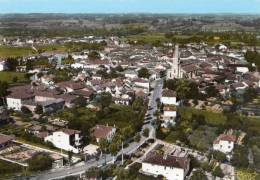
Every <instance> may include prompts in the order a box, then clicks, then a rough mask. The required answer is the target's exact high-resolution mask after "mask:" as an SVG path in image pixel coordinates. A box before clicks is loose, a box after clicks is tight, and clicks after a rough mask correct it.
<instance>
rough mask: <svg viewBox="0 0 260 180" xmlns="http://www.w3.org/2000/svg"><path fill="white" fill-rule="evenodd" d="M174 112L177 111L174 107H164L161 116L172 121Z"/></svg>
mask: <svg viewBox="0 0 260 180" xmlns="http://www.w3.org/2000/svg"><path fill="white" fill-rule="evenodd" d="M176 111H177V108H176V106H171V105H165V106H164V107H163V116H164V117H168V118H171V119H173V118H175V117H176V114H177V113H176Z"/></svg>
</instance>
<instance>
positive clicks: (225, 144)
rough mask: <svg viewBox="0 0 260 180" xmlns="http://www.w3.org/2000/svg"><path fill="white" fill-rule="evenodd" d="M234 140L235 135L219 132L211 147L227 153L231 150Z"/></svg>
mask: <svg viewBox="0 0 260 180" xmlns="http://www.w3.org/2000/svg"><path fill="white" fill-rule="evenodd" d="M235 142H236V136H234V135H228V134H221V135H219V136H218V137H217V139H216V140H215V141H214V142H213V149H214V150H215V151H220V152H223V153H225V154H228V153H231V152H232V151H233V149H234V144H235Z"/></svg>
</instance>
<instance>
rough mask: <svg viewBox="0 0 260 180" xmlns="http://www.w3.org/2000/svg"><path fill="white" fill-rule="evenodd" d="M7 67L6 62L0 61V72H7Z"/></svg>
mask: <svg viewBox="0 0 260 180" xmlns="http://www.w3.org/2000/svg"><path fill="white" fill-rule="evenodd" d="M7 69H8V68H7V66H6V61H1V60H0V71H4V70H7Z"/></svg>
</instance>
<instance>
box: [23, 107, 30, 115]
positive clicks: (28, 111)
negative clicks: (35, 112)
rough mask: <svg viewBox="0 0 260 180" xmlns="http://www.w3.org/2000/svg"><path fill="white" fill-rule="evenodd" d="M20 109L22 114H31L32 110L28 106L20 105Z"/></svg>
mask: <svg viewBox="0 0 260 180" xmlns="http://www.w3.org/2000/svg"><path fill="white" fill-rule="evenodd" d="M21 111H22V113H24V114H31V113H32V111H30V109H28V108H27V107H25V106H22V107H21Z"/></svg>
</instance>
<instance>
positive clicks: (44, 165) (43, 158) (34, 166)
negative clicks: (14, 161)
mask: <svg viewBox="0 0 260 180" xmlns="http://www.w3.org/2000/svg"><path fill="white" fill-rule="evenodd" d="M52 162H53V159H52V158H51V157H50V156H49V155H48V154H46V153H37V154H35V155H34V156H33V157H32V158H31V159H30V160H29V161H28V164H29V170H31V171H44V170H48V169H51V168H52Z"/></svg>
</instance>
